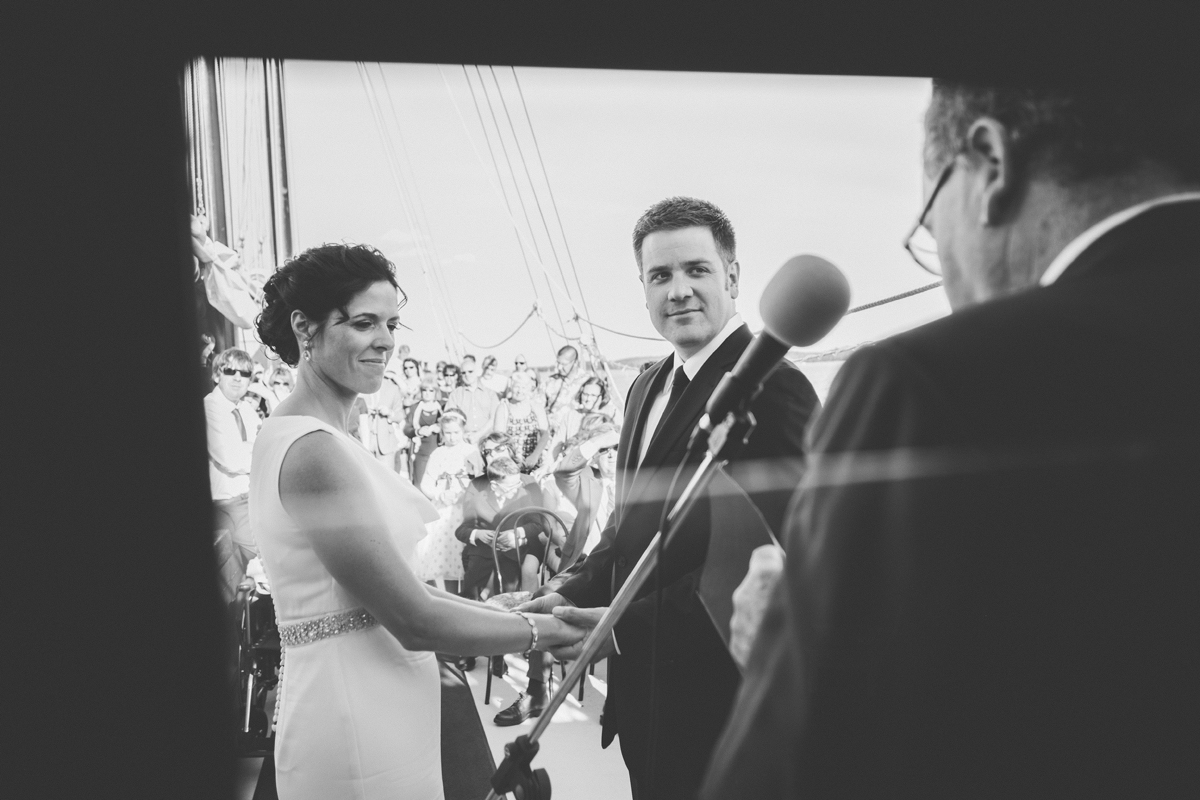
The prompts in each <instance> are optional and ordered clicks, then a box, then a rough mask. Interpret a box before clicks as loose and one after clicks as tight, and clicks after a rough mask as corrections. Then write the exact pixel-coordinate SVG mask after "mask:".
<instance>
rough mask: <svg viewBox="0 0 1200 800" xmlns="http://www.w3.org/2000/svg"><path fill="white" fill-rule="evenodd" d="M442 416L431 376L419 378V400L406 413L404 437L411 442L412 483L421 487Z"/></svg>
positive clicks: (435, 442)
mask: <svg viewBox="0 0 1200 800" xmlns="http://www.w3.org/2000/svg"><path fill="white" fill-rule="evenodd" d="M441 416H442V404H441V403H439V402H438V401H437V382H436V380H435V379H434V377H433V376H432V375H428V374H427V375H425V376H424V377H422V378H421V400H420V402H418V403H417V404H416V405H414V406H413V407H412V408H410V409H409V411H408V417H407V418H406V422H405V426H404V435H405V436H407V437H408V438H409V440H410V442H411V445H410V447H411V449H412V459H413V463H412V481H413V484H414V485H416V486H420V485H421V479H422V478H423V477H424V476H425V465H426V463H428V461H429V456H430V455H432V454H433V451H434V450H436V449H437V446H438V432H439V429H438V424H437V423H438V420H439V419H440V418H441Z"/></svg>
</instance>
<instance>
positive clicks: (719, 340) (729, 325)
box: [638, 314, 742, 464]
mask: <svg viewBox="0 0 1200 800" xmlns="http://www.w3.org/2000/svg"><path fill="white" fill-rule="evenodd" d="M741 326H742V315H741V314H734V315H733V316H732V317H730V318H729V321H728V322H726V323H725V327H724V328H721V332H720V333H718V334H717V335H716V336H714V337H713V338H712V341H710V342H709V343H708V344H706V345H704V347H702V348H700V350H699V351H697V352H696V353H695V354H694V355H693V356H692V357H691V358H688V359H684V357H683V356H681V355H680V354H679V351H678V350H676V351H675V355H673V356H672V357H671V364H670V366H669V367H668V368H667V369H668V375H667V381H666V383H664V384H663V388H662V391H661V392H659V393H658V397H656V398H654V402H653V404H651V406H650V413H649V414H648V415H647V416H646V427H645V429H643V431H642V441H641V448H640V452H639V453H638V463H639V464H641V463H642V460H643V459H644V458H645V457H646V451H647V450H648V449H649V448H650V440H651V439H653V438H654V432H655V431H657V430H658V423H659V422H660V421H661V420H662V415H663V412H664V411H666V410H667V400H669V399H670V397H671V382H672V380H673V379H674V378H673V375H674V372H675V370H676V369H678V368H679V365H680V364H682V365H683V374H684V375H687V377H688V380H689V381H693V380H695V379H696V374H697V373H699V372H700V368H701V367H703V366H704V362H706V361H708V357H709V356H711V355H712V354H713V353H715V352H716V351H717V348H718V347H720V346H721V345H723V344H725V340H726V339H728V338H729V337H730V336H731V335H732V334H733V332H734V331H736V330H737V329H738V328H740V327H741Z"/></svg>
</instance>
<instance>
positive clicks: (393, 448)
mask: <svg viewBox="0 0 1200 800" xmlns="http://www.w3.org/2000/svg"><path fill="white" fill-rule="evenodd" d="M360 397H361V399H362V401H363V402H364V403H365V404H366V406H367V416H368V419H367V427H366V439H365V443H366V445H367V449H368V450H370V451H371V455H373V456H375V459H376V460H377V461H379V462H380V463H381V464H383V465H384V466H386V467H387V468H388V469H390V470H396V462H397V459H396V453H397V451H399V450H400V449H401V448H402V447H403V446H404V445H406V444H407V441H406V437H405V435H404V425H405V421H406V420H405V415H404V397H403V394H402V392H401V389H400V385H399V383H398V382H397V380H396V377H395V374H394V373H384V376H383V383H382V384H380V386H379V391H377V392H372V393H371V394H364V395H360Z"/></svg>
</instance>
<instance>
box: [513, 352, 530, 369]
mask: <svg viewBox="0 0 1200 800" xmlns="http://www.w3.org/2000/svg"><path fill="white" fill-rule="evenodd" d="M527 369H529V362H528V361H527V360H526V358H525V356H524V355H521V354H520V353H518V354H517V357H516V358H514V359H513V372H524V371H525V370H527Z"/></svg>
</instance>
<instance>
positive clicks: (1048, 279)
mask: <svg viewBox="0 0 1200 800" xmlns="http://www.w3.org/2000/svg"><path fill="white" fill-rule="evenodd" d="M1195 200H1200V192H1179V193H1177V194H1168V195H1163V196H1162V197H1156V198H1154V199H1153V200H1147V201H1146V202H1144V203H1138V204H1137V205H1135V206H1130V207H1129V208H1126V209H1125V210H1123V211H1118V212H1117V213H1115V214H1110V215H1109V216H1107V217H1105V218H1104V219H1102V220H1100V221H1099V222H1097V223H1096V224H1095V225H1093V226H1092V227H1090V228H1088V229H1087V230H1086V231H1084V232H1083V233H1081V234H1079V235H1078V236H1076V237H1075V238H1074V239H1072V240H1071V243H1070V244H1068V245H1067V246H1066V247H1064V248H1063V249H1062V252H1060V253H1059V254H1058V255H1057V256H1055V257H1054V260H1053V261H1051V262H1050V266H1049V267H1047V268H1046V271H1045V272H1043V273H1042V277H1041V279H1040V280H1039V281H1038V283H1040V284H1041V285H1042V286H1049V285H1050V284H1052V283H1054V282H1055V281H1056V280H1058V279H1059V277H1061V276H1062V274H1063V273H1064V272H1066V271H1067V268H1068V267H1070V266H1071V265H1072V264H1074V263H1075V260H1076V259H1077V258H1079V256H1080V255H1082V254H1083V251H1084V250H1086V249H1088V248H1089V247H1091V245H1092V244H1093V243H1094V242H1095V241H1096V240H1097V239H1099V238H1100V237H1101V236H1103V235H1104V234H1106V233H1108V232H1109V231H1111V230H1112V229H1113V228H1116V227H1117V226H1118V225H1123V224H1125V223H1126V222H1128V221H1129V220H1131V219H1133V218H1134V217H1136V216H1139V215H1141V214H1144V213H1145V212H1147V211H1149V210H1150V209H1152V208H1157V207H1159V206H1165V205H1169V204H1172V203H1186V202H1189V201H1195Z"/></svg>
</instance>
